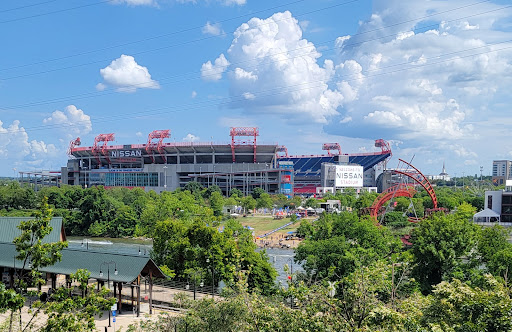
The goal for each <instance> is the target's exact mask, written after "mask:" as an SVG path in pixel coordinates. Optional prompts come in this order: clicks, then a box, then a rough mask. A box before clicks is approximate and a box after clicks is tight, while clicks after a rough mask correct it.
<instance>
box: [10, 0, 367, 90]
mask: <svg viewBox="0 0 512 332" xmlns="http://www.w3.org/2000/svg"><path fill="white" fill-rule="evenodd" d="M301 1H305V0H299V1H296V2H301ZM357 1H359V0H350V1H347V2H344V3H339V4H335V5H331V6H327V7H323V8H320V9H315V10H312V11H309V12H305V13H302V14H299V15H296V17H300V16H304V15H308V14H312V13H316V12H319V11H324V10H329V9H332V8H334V7H339V6H342V5H346V4H350V3H353V2H357ZM291 19H294V18H291ZM284 20H286V19H283V20H279V21H284ZM269 24H271V22H269V23H265V24H259V25H258V26H265V25H269ZM194 29H196V28H194ZM233 32H234V31H233ZM227 34H228V33H224V34H223V35H227ZM215 37H216V36H207V37H202V38H197V39H194V40H189V41H185V42H182V43H178V44H171V45H167V46H163V47H158V48H156V49H152V50H145V51H140V52H135V53H132V54H133V55H140V54H146V53H152V52H156V51H161V50H164V49H168V48H174V47H178V46H183V45H188V44H192V43H197V42H201V41H205V40H208V39H212V38H215ZM62 59H64V58H62ZM106 61H110V59H102V60H96V61H91V62H87V63H82V64H77V65H72V66H67V67H61V68H56V69H49V70H44V71H40V72H36V73H27V74H22V75H17V76H11V77H4V78H0V80H1V81H7V80H12V79H18V78H24V77H29V76H34V75H41V74H48V73H52V72H56V71H61V70H66V69H72V68H77V67H83V66H88V65H92V64H96V63H104V62H106ZM41 63H44V62H41ZM18 67H19V68H21V67H24V66H18ZM5 70H7V69H0V71H5Z"/></svg>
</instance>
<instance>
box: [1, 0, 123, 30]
mask: <svg viewBox="0 0 512 332" xmlns="http://www.w3.org/2000/svg"><path fill="white" fill-rule="evenodd" d="M114 1H116V0H105V1H100V2H95V3H88V4H85V5H80V6H76V7H70V8H64V9H59V10H54V11H51V12H46V13H39V14H34V15H30V16H25V17H18V18H13V19H10V20H5V21H0V24H5V23H12V22H18V21H23V20H28V19H31V18H36V17H41V16H48V15H52V14H56V13H64V12H68V11H71V10H77V9H82V8H86V7H92V6H97V5H102V4H105V3H109V2H114Z"/></svg>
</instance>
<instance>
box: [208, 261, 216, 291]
mask: <svg viewBox="0 0 512 332" xmlns="http://www.w3.org/2000/svg"><path fill="white" fill-rule="evenodd" d="M206 263H210V258H208V257H207V258H206ZM210 267H211V269H212V299H213V298H214V287H215V274H214V273H215V269H214V268H213V260H212V264H211V265H210Z"/></svg>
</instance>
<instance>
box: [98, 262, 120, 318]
mask: <svg viewBox="0 0 512 332" xmlns="http://www.w3.org/2000/svg"><path fill="white" fill-rule="evenodd" d="M111 264H114V275H117V264H116V262H114V261H110V262H103V263H101V264H100V278H103V272H102V271H101V267H102V266H103V265H106V266H107V286H108V293H109V295H110V265H111ZM108 327H110V309H109V310H108Z"/></svg>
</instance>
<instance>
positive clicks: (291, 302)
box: [288, 258, 293, 309]
mask: <svg viewBox="0 0 512 332" xmlns="http://www.w3.org/2000/svg"><path fill="white" fill-rule="evenodd" d="M288 261H289V262H290V275H289V276H288V279H289V280H290V285H292V284H293V259H292V258H288ZM290 294H291V293H290ZM290 309H293V294H291V299H290Z"/></svg>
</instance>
